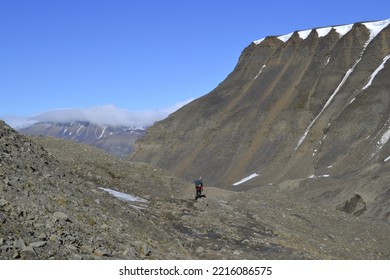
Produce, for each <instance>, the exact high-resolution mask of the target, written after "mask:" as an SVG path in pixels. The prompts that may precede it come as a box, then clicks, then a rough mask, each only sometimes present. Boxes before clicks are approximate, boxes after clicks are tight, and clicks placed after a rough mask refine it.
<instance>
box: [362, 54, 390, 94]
mask: <svg viewBox="0 0 390 280" xmlns="http://www.w3.org/2000/svg"><path fill="white" fill-rule="evenodd" d="M389 58H390V54H389V55H387V56H386V57H385V58H384V59H383V61H382V63H381V65H379V67H378V68H376V69H375V71H374V72H373V73H372V74H371V77H370V80H369V81H368V83H367V84H366V85H365V86H364V87H363V88H362V90H365V89H366V88H368V87H369V86H370V85H371V83H372V81H373V80H374V79H375V76H376V75H377V74H378V73H379V72H380V71H381V70H382V69H383V68H384V67H385V63H386V62H387V60H389Z"/></svg>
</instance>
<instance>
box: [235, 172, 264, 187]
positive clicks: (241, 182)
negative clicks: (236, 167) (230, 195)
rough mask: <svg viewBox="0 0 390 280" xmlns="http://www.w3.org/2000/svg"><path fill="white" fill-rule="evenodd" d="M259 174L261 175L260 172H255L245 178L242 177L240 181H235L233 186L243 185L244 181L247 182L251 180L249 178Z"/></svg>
mask: <svg viewBox="0 0 390 280" xmlns="http://www.w3.org/2000/svg"><path fill="white" fill-rule="evenodd" d="M257 176H259V174H257V173H253V174H252V175H249V176H248V177H245V178H244V179H242V180H240V181H238V182H236V183H234V184H233V186H238V185H241V184H243V183H245V182H247V181H249V180H251V179H253V178H255V177H257Z"/></svg>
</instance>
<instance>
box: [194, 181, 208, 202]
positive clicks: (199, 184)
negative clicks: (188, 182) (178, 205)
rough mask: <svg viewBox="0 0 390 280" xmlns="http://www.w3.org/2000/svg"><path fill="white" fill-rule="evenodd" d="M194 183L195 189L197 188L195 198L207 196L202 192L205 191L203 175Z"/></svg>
mask: <svg viewBox="0 0 390 280" xmlns="http://www.w3.org/2000/svg"><path fill="white" fill-rule="evenodd" d="M194 183H195V189H196V193H195V200H198V198H201V197H206V196H205V195H204V194H202V192H203V180H202V177H200V178H199V180H196V181H194Z"/></svg>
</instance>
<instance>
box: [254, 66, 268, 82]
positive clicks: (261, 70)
mask: <svg viewBox="0 0 390 280" xmlns="http://www.w3.org/2000/svg"><path fill="white" fill-rule="evenodd" d="M266 66H267V65H265V64H264V65H263V67H261V69H260V71H259V73H257V75H256V77H255V80H256V79H257V77H258V76H259V75H260V74H261V72H263V69H264V68H265V67H266Z"/></svg>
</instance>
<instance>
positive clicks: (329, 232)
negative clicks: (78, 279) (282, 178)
mask: <svg viewBox="0 0 390 280" xmlns="http://www.w3.org/2000/svg"><path fill="white" fill-rule="evenodd" d="M43 147H45V148H43ZM0 153H1V154H2V155H3V156H2V157H1V158H0V259H389V258H390V255H389V251H388V247H387V245H388V244H389V242H390V240H389V238H390V226H389V225H388V224H386V223H383V222H380V221H373V220H371V221H370V220H367V219H364V218H355V217H354V216H353V215H349V214H346V213H344V212H340V211H336V210H332V209H328V208H323V207H318V206H315V205H313V204H311V203H310V202H309V201H307V200H304V199H303V200H302V199H300V198H298V197H293V196H291V195H290V194H288V195H286V194H285V193H283V192H279V191H275V188H274V187H273V186H269V187H264V188H260V189H256V190H252V191H249V192H233V191H227V190H222V189H217V188H210V187H206V194H207V198H202V199H201V200H199V201H198V202H196V203H195V202H194V190H193V186H192V184H191V183H186V182H184V181H182V180H181V179H179V178H177V177H174V176H171V175H170V174H169V173H168V172H166V171H164V170H161V169H159V168H157V167H153V166H150V165H147V164H143V163H134V162H129V161H126V160H123V159H120V158H118V157H115V156H112V155H109V154H107V153H105V152H103V151H101V150H99V149H96V148H93V147H91V146H87V145H81V144H79V143H77V142H74V141H69V140H58V139H55V138H51V137H48V138H47V137H34V138H32V139H31V138H27V137H24V136H22V135H20V134H18V133H17V132H15V131H14V130H12V129H11V128H10V127H8V126H7V125H5V124H4V123H3V122H0ZM102 187H103V188H102ZM107 189H111V190H116V191H119V194H120V196H119V198H120V199H117V198H115V197H114V196H112V195H111V194H109V193H107V192H106V190H107ZM116 194H118V193H116ZM129 194H131V196H130V195H129ZM129 197H130V198H129ZM137 197H138V198H139V197H142V200H140V199H138V200H137ZM134 200H137V201H134Z"/></svg>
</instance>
